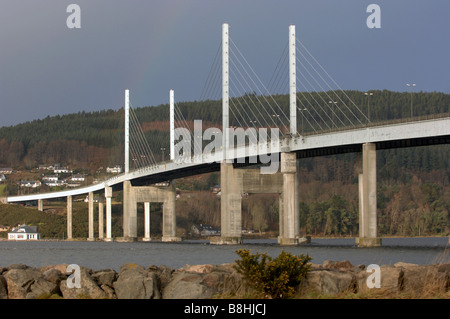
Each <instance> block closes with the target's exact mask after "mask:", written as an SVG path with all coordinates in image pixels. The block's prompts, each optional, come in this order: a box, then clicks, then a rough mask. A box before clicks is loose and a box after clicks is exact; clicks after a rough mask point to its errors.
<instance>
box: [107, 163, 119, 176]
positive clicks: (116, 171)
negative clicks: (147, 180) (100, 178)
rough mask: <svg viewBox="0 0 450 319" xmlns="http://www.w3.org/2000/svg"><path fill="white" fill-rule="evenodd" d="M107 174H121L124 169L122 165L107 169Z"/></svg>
mask: <svg viewBox="0 0 450 319" xmlns="http://www.w3.org/2000/svg"><path fill="white" fill-rule="evenodd" d="M106 173H111V174H120V173H122V167H121V166H120V165H116V166H114V167H107V168H106Z"/></svg>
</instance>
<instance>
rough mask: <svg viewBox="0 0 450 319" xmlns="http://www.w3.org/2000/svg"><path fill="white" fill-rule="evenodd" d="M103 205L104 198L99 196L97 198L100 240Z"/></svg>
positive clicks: (99, 237)
mask: <svg viewBox="0 0 450 319" xmlns="http://www.w3.org/2000/svg"><path fill="white" fill-rule="evenodd" d="M104 206H105V202H104V199H103V198H102V197H100V198H99V200H98V239H100V240H103V237H104V225H103V221H104Z"/></svg>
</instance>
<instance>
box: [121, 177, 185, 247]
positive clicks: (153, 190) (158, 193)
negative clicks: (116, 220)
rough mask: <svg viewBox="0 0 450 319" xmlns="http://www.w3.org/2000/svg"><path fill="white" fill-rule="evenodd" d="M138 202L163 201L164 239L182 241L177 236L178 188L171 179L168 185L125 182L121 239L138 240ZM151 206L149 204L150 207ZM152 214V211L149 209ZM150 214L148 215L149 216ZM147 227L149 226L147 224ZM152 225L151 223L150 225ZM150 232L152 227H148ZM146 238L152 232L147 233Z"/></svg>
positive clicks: (166, 240) (165, 240)
mask: <svg viewBox="0 0 450 319" xmlns="http://www.w3.org/2000/svg"><path fill="white" fill-rule="evenodd" d="M137 203H144V207H145V206H146V205H147V204H145V203H148V205H150V203H163V229H162V241H164V242H170V241H181V238H179V237H177V236H176V230H177V227H176V226H177V225H176V189H175V182H173V181H171V182H170V184H169V186H168V187H156V186H132V185H131V183H130V182H129V181H127V182H124V184H123V237H122V238H120V239H118V240H120V241H136V240H137ZM149 208H150V206H148V209H149ZM148 214H150V211H148ZM149 217H150V215H148V218H149ZM146 227H147V226H146ZM148 227H150V225H148ZM147 231H148V233H149V232H150V229H149V228H148V229H147ZM145 238H146V239H145V240H147V239H149V238H150V234H148V237H147V235H145Z"/></svg>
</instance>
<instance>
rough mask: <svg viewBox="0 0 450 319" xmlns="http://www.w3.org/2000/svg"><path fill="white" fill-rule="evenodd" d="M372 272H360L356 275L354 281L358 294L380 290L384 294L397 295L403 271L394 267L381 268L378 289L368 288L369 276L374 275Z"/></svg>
mask: <svg viewBox="0 0 450 319" xmlns="http://www.w3.org/2000/svg"><path fill="white" fill-rule="evenodd" d="M374 273H375V272H374V270H372V271H369V272H368V271H360V272H358V273H357V274H356V280H357V285H358V292H361V293H368V292H370V291H371V290H372V289H381V291H383V292H386V293H398V292H399V291H400V289H401V282H402V279H403V269H402V268H401V267H395V266H390V265H386V266H384V265H383V266H381V267H380V288H376V287H374V288H370V287H369V285H368V284H367V280H368V278H369V276H371V275H372V274H374Z"/></svg>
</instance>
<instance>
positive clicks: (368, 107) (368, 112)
mask: <svg viewBox="0 0 450 319" xmlns="http://www.w3.org/2000/svg"><path fill="white" fill-rule="evenodd" d="M364 94H365V95H367V117H368V121H369V122H370V105H369V96H371V95H373V93H372V92H370V93H369V92H365V93H364Z"/></svg>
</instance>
